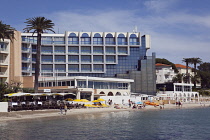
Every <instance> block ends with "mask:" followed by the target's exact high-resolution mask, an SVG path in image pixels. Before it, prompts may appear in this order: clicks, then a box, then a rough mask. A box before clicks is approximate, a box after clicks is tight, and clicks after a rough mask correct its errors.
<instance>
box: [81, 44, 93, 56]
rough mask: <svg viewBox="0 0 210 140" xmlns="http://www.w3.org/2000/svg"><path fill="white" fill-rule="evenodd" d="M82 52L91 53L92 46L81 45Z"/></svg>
mask: <svg viewBox="0 0 210 140" xmlns="http://www.w3.org/2000/svg"><path fill="white" fill-rule="evenodd" d="M81 53H82V54H90V53H91V48H90V47H88V46H82V47H81Z"/></svg>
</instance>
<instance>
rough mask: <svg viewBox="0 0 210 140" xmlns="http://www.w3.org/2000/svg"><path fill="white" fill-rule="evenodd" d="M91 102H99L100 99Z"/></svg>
mask: <svg viewBox="0 0 210 140" xmlns="http://www.w3.org/2000/svg"><path fill="white" fill-rule="evenodd" d="M92 102H94V103H97V102H100V101H99V100H94V101H92Z"/></svg>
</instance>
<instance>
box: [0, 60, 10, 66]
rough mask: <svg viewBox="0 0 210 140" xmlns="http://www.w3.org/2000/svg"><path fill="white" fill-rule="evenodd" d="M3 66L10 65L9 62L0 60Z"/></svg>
mask: <svg viewBox="0 0 210 140" xmlns="http://www.w3.org/2000/svg"><path fill="white" fill-rule="evenodd" d="M0 64H1V65H8V64H9V62H8V61H7V60H0Z"/></svg>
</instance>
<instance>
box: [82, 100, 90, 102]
mask: <svg viewBox="0 0 210 140" xmlns="http://www.w3.org/2000/svg"><path fill="white" fill-rule="evenodd" d="M81 102H89V101H88V100H87V99H81Z"/></svg>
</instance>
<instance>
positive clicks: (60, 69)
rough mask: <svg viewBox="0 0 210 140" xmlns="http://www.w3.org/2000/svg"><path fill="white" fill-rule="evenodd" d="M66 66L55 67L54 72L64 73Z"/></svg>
mask: <svg viewBox="0 0 210 140" xmlns="http://www.w3.org/2000/svg"><path fill="white" fill-rule="evenodd" d="M65 71H66V65H55V72H65Z"/></svg>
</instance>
